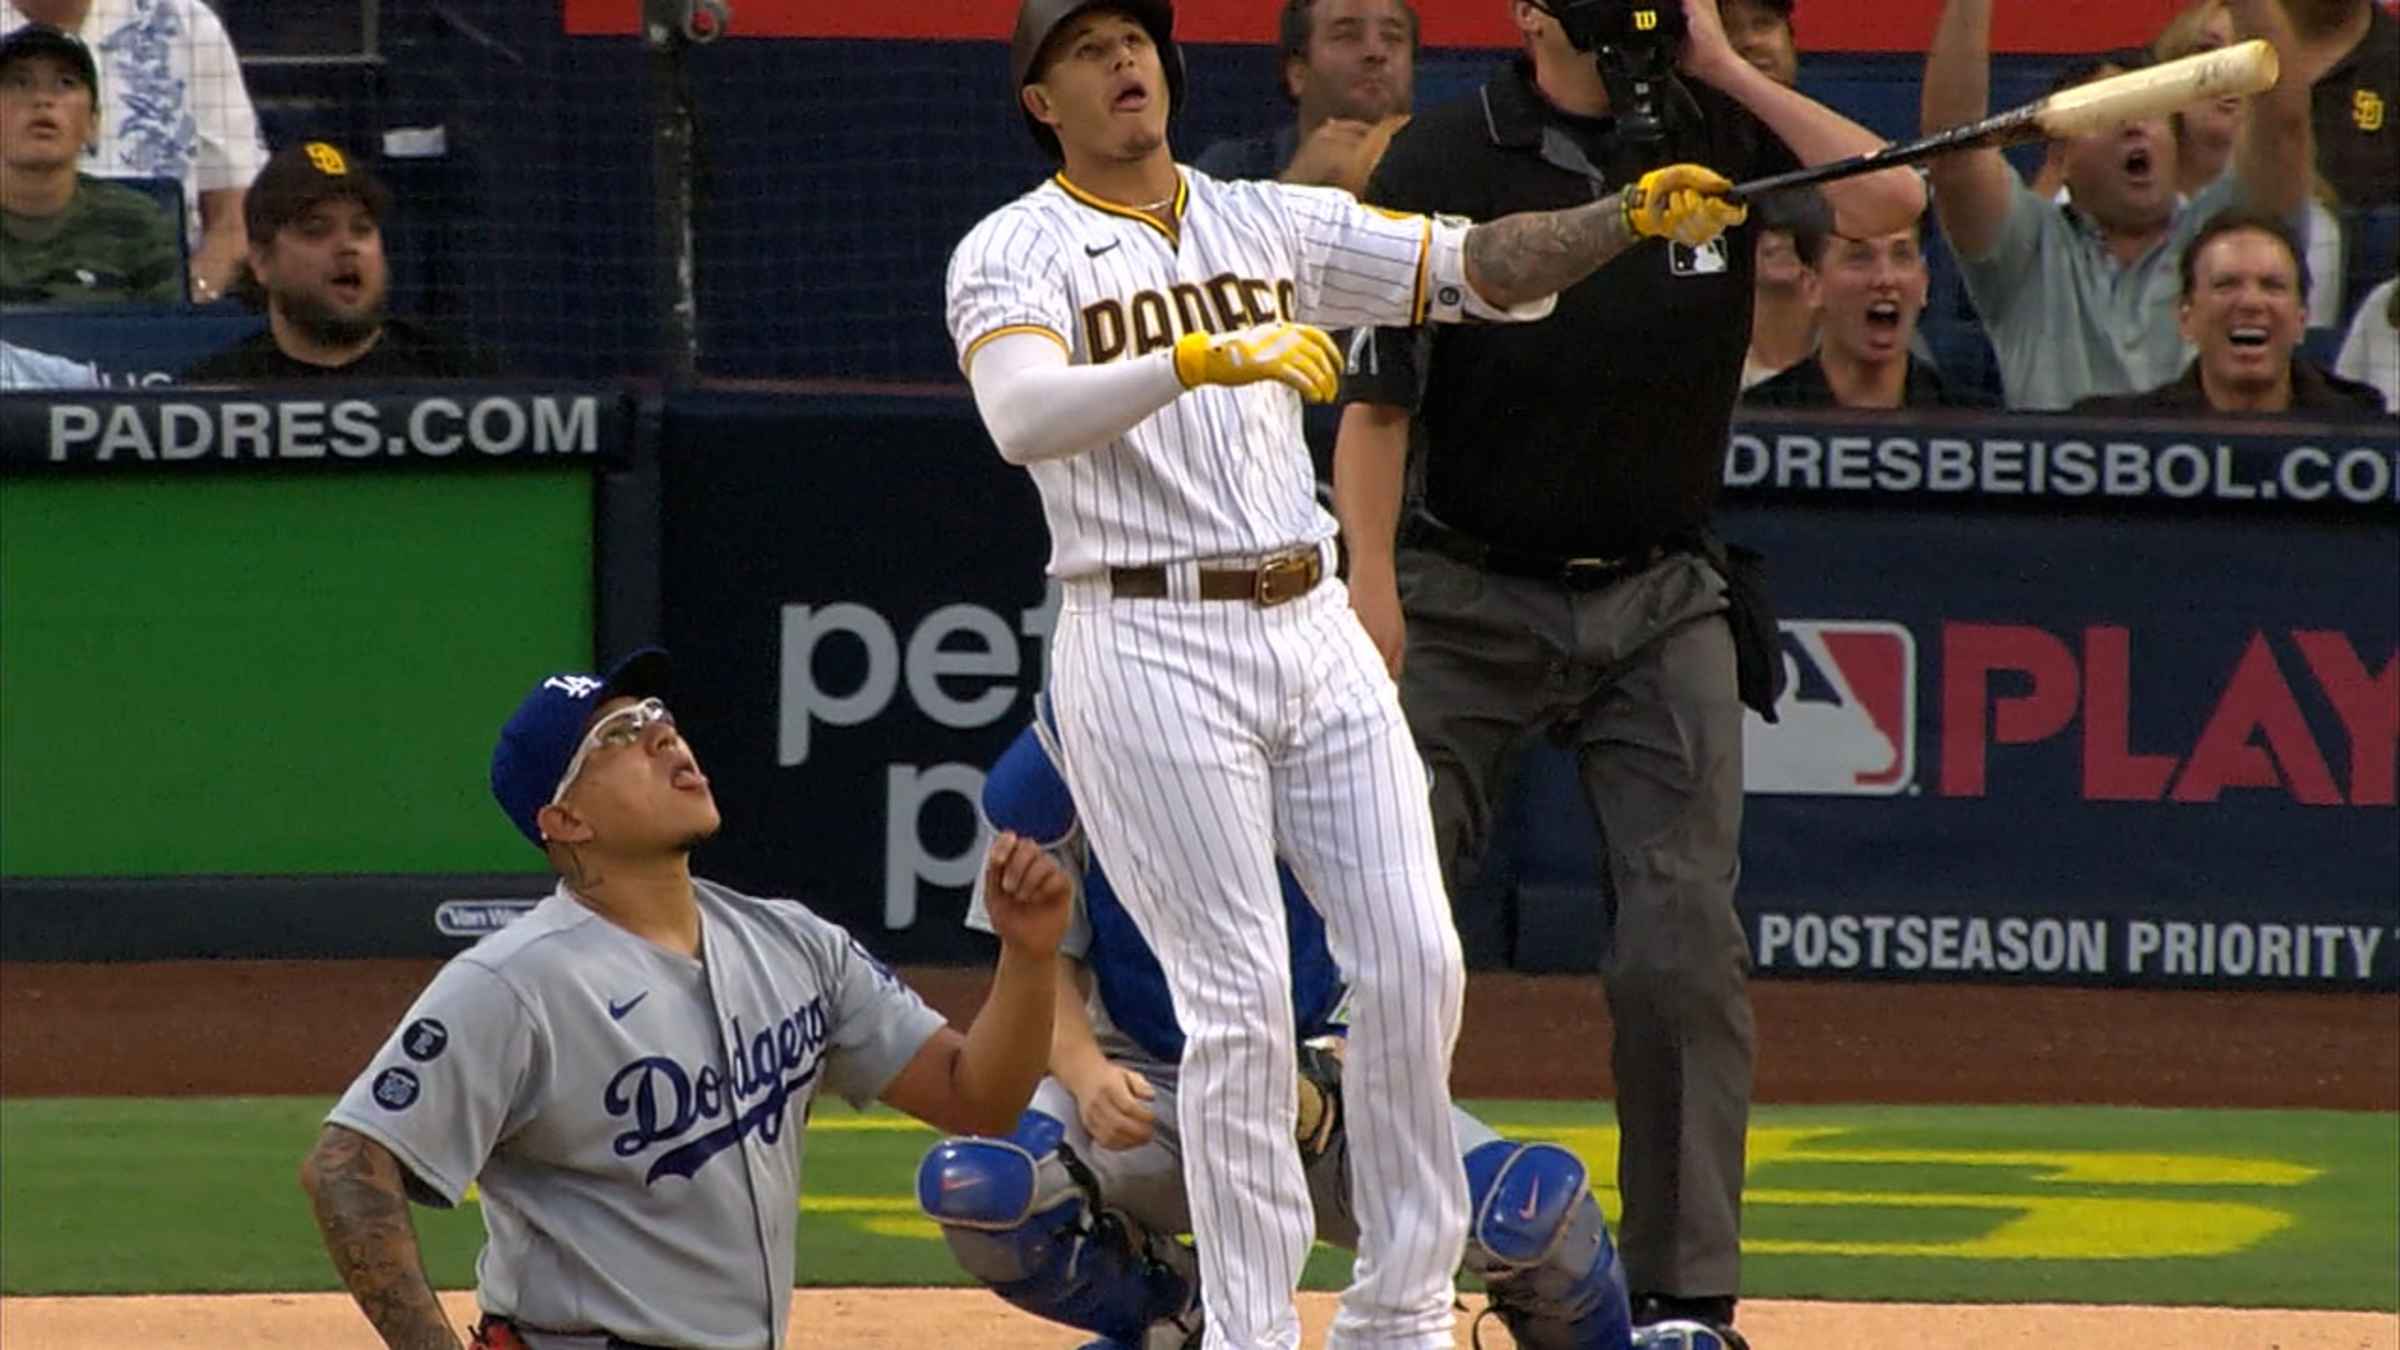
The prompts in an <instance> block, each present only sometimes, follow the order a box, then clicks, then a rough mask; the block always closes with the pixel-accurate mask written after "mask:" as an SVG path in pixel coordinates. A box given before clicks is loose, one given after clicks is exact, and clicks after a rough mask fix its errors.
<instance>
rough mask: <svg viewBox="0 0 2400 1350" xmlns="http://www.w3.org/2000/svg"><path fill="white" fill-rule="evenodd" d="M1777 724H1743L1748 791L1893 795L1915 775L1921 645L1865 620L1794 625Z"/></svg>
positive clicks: (1786, 645) (1788, 631)
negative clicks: (1918, 671) (1918, 675)
mask: <svg viewBox="0 0 2400 1350" xmlns="http://www.w3.org/2000/svg"><path fill="white" fill-rule="evenodd" d="M1783 665H1784V673H1785V674H1786V675H1787V676H1788V677H1789V678H1788V679H1787V681H1786V684H1785V687H1784V691H1783V698H1782V700H1781V701H1780V702H1778V703H1777V704H1776V705H1775V715H1776V718H1777V720H1776V722H1775V723H1774V724H1773V725H1769V724H1768V723H1767V721H1766V719H1764V718H1762V717H1760V716H1759V715H1758V714H1757V713H1754V712H1753V713H1747V714H1745V715H1744V717H1743V724H1742V756H1743V760H1742V786H1743V787H1744V788H1745V789H1747V790H1748V791H1751V792H1784V793H1805V794H1820V795H1825V794H1833V795H1846V796H1848V795H1855V796H1871V797H1888V796H1892V795H1894V794H1897V793H1901V792H1905V791H1907V790H1908V789H1909V788H1910V787H1911V786H1913V785H1914V783H1915V780H1916V771H1917V644H1916V639H1914V638H1913V637H1911V636H1910V635H1909V631H1908V630H1907V629H1906V628H1903V627H1901V626H1900V625H1899V624H1896V623H1884V622H1880V621H1876V620H1868V619H1787V620H1785V621H1784V623H1783Z"/></svg>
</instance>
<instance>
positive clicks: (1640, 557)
mask: <svg viewBox="0 0 2400 1350" xmlns="http://www.w3.org/2000/svg"><path fill="white" fill-rule="evenodd" d="M1400 542H1401V543H1403V544H1407V545H1409V546H1410V547H1412V548H1422V549H1425V550H1427V551H1429V552H1433V553H1439V554H1441V555H1442V556H1443V557H1445V558H1449V559H1451V560H1452V561H1454V562H1462V563H1465V564H1466V565H1467V566H1469V567H1474V568H1480V569H1481V570H1483V571H1486V572H1497V573H1499V574H1500V575H1502V576H1510V577H1525V578H1528V579H1530V580H1534V581H1547V582H1550V583H1551V584H1553V585H1557V586H1564V587H1566V588H1567V589H1569V590H1576V591H1589V590H1598V589H1600V588H1601V587H1603V586H1613V585H1615V584H1617V583H1618V582H1620V581H1623V580H1624V579H1625V578H1627V577H1629V576H1632V575H1633V574H1634V573H1636V572H1640V571H1642V570H1644V569H1646V568H1648V567H1649V566H1650V565H1651V564H1653V563H1655V562H1657V561H1658V560H1659V559H1661V558H1664V557H1666V556H1667V555H1668V554H1670V553H1676V552H1681V551H1682V550H1681V549H1680V548H1679V547H1677V546H1676V545H1673V544H1666V543H1660V544H1652V545H1650V546H1649V547H1647V548H1642V549H1636V550H1634V551H1633V552H1631V553H1622V554H1617V555H1615V556H1610V557H1586V558H1558V557H1552V556H1550V555H1548V554H1542V553H1524V552H1520V551H1518V550H1516V549H1513V548H1507V547H1504V546H1502V545H1499V544H1493V543H1488V542H1486V541H1484V540H1481V539H1478V538H1476V537H1475V536H1474V535H1471V534H1468V533H1467V532H1466V531H1464V530H1455V529H1452V528H1451V527H1449V526H1448V525H1444V524H1443V523H1442V522H1440V521H1438V520H1436V519H1434V518H1433V516H1432V515H1430V514H1429V513H1427V512H1425V511H1424V510H1421V509H1420V510H1417V511H1412V512H1410V513H1409V517H1408V522H1407V524H1405V525H1403V526H1402V527H1401V530H1400Z"/></svg>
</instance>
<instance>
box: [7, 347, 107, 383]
mask: <svg viewBox="0 0 2400 1350" xmlns="http://www.w3.org/2000/svg"><path fill="white" fill-rule="evenodd" d="M99 383H100V372H99V370H98V369H96V368H95V367H94V366H93V365H92V363H91V362H89V361H75V360H70V359H68V358H67V357H64V356H52V355H51V354H50V353H48V352H37V351H35V350H34V349H33V348H31V347H20V346H18V345H17V344H15V343H13V342H11V341H9V340H8V339H6V338H0V393H5V392H7V391H8V390H11V389H91V388H95V387H97V386H98V385H99Z"/></svg>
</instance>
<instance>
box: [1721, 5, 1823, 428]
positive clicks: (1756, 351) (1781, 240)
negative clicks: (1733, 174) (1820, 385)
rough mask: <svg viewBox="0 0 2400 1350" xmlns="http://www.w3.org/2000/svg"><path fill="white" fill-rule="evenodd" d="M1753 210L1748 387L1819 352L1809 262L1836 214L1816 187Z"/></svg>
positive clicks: (1745, 364)
mask: <svg viewBox="0 0 2400 1350" xmlns="http://www.w3.org/2000/svg"><path fill="white" fill-rule="evenodd" d="M1735 50H1737V51H1738V50H1740V49H1739V48H1738V47H1737V48H1736V49H1735ZM1752 211H1753V216H1752V220H1751V223H1752V224H1753V225H1754V226H1755V227H1756V228H1757V231H1758V240H1757V242H1756V244H1755V245H1754V246H1753V247H1755V248H1756V250H1757V265H1756V268H1755V271H1754V276H1753V279H1752V281H1751V284H1750V285H1751V294H1752V299H1751V303H1750V350H1749V351H1748V352H1747V353H1746V354H1745V355H1744V356H1743V357H1742V388H1744V389H1748V388H1750V387H1751V386H1752V385H1755V384H1757V383H1758V382H1759V381H1761V380H1764V379H1766V378H1768V377H1769V376H1771V375H1774V374H1776V373H1777V372H1778V371H1782V370H1787V369H1789V368H1791V367H1792V366H1794V365H1797V364H1798V363H1799V362H1800V361H1801V360H1802V359H1803V358H1805V357H1806V356H1807V355H1808V354H1809V353H1810V352H1813V351H1815V350H1816V349H1817V307H1818V305H1819V304H1820V303H1821V302H1820V299H1819V295H1818V291H1817V272H1816V269H1815V268H1814V267H1811V266H1810V265H1809V262H1808V260H1809V259H1811V258H1814V257H1816V256H1817V249H1818V247H1819V246H1820V245H1822V244H1823V243H1824V241H1825V236H1826V235H1827V234H1829V233H1831V232H1832V230H1833V213H1832V212H1831V211H1830V210H1828V209H1827V207H1826V205H1825V197H1824V194H1823V193H1820V192H1818V191H1817V190H1816V189H1814V188H1807V189H1803V190H1801V191H1797V192H1777V193H1771V194H1769V195H1768V196H1767V197H1766V198H1765V199H1764V200H1763V201H1761V202H1759V203H1758V205H1757V206H1755V207H1753V208H1752Z"/></svg>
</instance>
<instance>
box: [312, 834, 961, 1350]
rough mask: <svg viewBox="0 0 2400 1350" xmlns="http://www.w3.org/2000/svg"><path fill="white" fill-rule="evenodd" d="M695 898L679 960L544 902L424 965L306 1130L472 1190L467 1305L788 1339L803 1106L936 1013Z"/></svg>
mask: <svg viewBox="0 0 2400 1350" xmlns="http://www.w3.org/2000/svg"><path fill="white" fill-rule="evenodd" d="M693 891H694V894H695V898H696V899H697V901H698V903H699V907H700V931H701V950H702V959H700V960H693V959H690V958H687V957H684V956H681V955H678V954H676V953H673V952H669V951H666V950H664V949H662V948H660V947H657V946H655V945H653V944H651V943H649V942H647V941H644V940H643V939H641V938H639V937H636V936H634V935H633V934H631V933H629V932H627V931H625V930H624V929H622V928H619V927H617V926H616V925H615V924H612V923H610V922H608V921H607V920H606V919H603V918H601V917H600V916H599V915H597V914H594V913H593V912H592V911H591V910H589V909H587V908H585V907H584V906H583V905H582V904H581V903H579V902H578V901H576V900H575V899H573V898H572V897H570V896H569V895H567V894H566V892H565V890H564V888H563V887H562V888H560V889H559V890H556V891H554V892H552V894H551V895H550V897H549V898H548V899H546V900H544V901H543V902H542V903H541V904H540V905H538V906H536V907H535V908H534V909H533V911H532V912H530V913H528V914H526V915H525V916H524V917H523V918H521V919H519V920H517V921H516V922H515V923H513V924H510V925H509V926H508V927H507V928H504V929H502V930H501V931H500V932H498V933H495V934H493V935H491V936H490V937H487V938H485V939H483V940H482V941H481V942H478V943H476V944H475V946H473V947H471V948H469V949H468V950H467V951H465V952H463V953H461V954H460V955H459V956H458V957H456V958H455V959H453V960H452V961H451V962H450V963H449V964H448V965H446V966H444V967H443V968H442V970H441V973H440V974H438V975H436V976H435V977H434V980H433V983H432V984H431V985H429V986H428V987H427V988H426V990H425V992H424V993H423V994H422V995H420V996H419V997H418V999H417V1002H416V1004H415V1006H414V1007H412V1008H411V1009H410V1010H409V1013H408V1016H407V1018H406V1019H405V1020H404V1021H403V1022H402V1024H401V1027H400V1029H399V1031H398V1032H396V1033H395V1034H394V1035H393V1037H392V1038H391V1040H390V1041H388V1042H387V1043H386V1044H385V1045H384V1047H383V1048H382V1050H380V1051H379V1052H378V1053H377V1054H376V1056H375V1059H374V1061H373V1062H372V1063H371V1064H370V1065H369V1066H368V1068H367V1070H366V1072H365V1073H363V1074H361V1075H359V1077H358V1080H357V1081H356V1082H354V1083H353V1084H351V1086H350V1090H349V1091H348V1092H347V1093H346V1094H345V1095H344V1096H343V1097H342V1100H341V1101H340V1103H339V1104H337V1105H336V1106H335V1107H334V1109H333V1112H332V1114H331V1115H329V1116H328V1117H327V1119H328V1120H329V1121H330V1122H332V1123H334V1124H338V1125H342V1126H344V1127H347V1128H349V1129H352V1130H356V1131H358V1132H359V1133H360V1134H363V1135H366V1136H367V1137H369V1138H371V1139H373V1140H375V1141H376V1142H378V1143H380V1144H382V1145H384V1146H385V1147H386V1148H389V1149H390V1150H392V1152H393V1153H394V1154H395V1155H396V1156H397V1157H398V1158H399V1159H400V1162H401V1164H402V1166H403V1167H404V1168H405V1169H406V1170H407V1172H408V1173H409V1187H410V1190H411V1192H412V1194H413V1195H415V1197H416V1198H418V1199H420V1200H424V1201H427V1202H429V1203H435V1204H440V1205H443V1206H445V1207H447V1206H449V1205H455V1204H456V1203H458V1201H459V1199H460V1198H461V1197H462V1196H463V1195H464V1194H465V1192H466V1189H467V1184H468V1183H469V1182H470V1181H473V1182H476V1183H478V1184H479V1186H480V1188H481V1201H482V1207H483V1217H484V1226H485V1230H486V1233H487V1240H486V1242H485V1243H484V1247H483V1252H482V1254H481V1256H480V1257H479V1258H478V1259H477V1262H476V1283H477V1286H478V1301H479V1302H480V1303H481V1305H482V1307H483V1308H484V1310H485V1311H486V1312H492V1313H499V1314H504V1315H507V1316H511V1317H514V1318H517V1319H518V1320H520V1321H523V1322H525V1323H526V1324H528V1325H530V1326H534V1327H547V1328H551V1329H554V1330H560V1331H577V1330H602V1331H607V1332H611V1333H613V1334H615V1335H618V1336H621V1337H625V1338H627V1339H631V1340H636V1341H643V1342H652V1343H657V1344H664V1345H675V1346H688V1347H691V1348H692V1350H761V1348H762V1347H781V1346H783V1345H784V1344H785V1343H786V1342H785V1336H784V1328H785V1324H786V1322H787V1320H788V1318H789V1314H790V1304H791V1292H792V1265H793V1253H792V1231H793V1225H794V1223H795V1222H796V1220H797V1219H798V1204H797V1200H798V1195H799V1186H800V1172H801V1152H802V1136H803V1134H804V1131H805V1127H806V1124H807V1121H808V1116H809V1111H810V1108H811V1107H812V1105H813V1104H814V1102H815V1100H816V1098H817V1096H818V1094H819V1093H820V1092H821V1091H831V1092H834V1093H837V1094H839V1095H840V1096H842V1097H844V1098H846V1099H848V1100H849V1101H850V1102H851V1103H852V1104H853V1105H855V1106H864V1105H866V1104H867V1103H868V1102H870V1101H872V1100H873V1099H874V1098H875V1097H876V1096H877V1095H878V1094H880V1093H881V1092H882V1091H883V1090H884V1088H885V1086H886V1085H888V1084H889V1083H890V1081H891V1079H892V1077H893V1075H895V1074H897V1073H898V1072H899V1071H900V1069H901V1068H902V1067H904V1066H905V1065H906V1064H907V1063H908V1061H909V1060H910V1058H911V1057H913V1056H914V1055H915V1054H916V1052H917V1050H918V1049H919V1048H920V1047H921V1046H922V1045H923V1044H924V1043H925V1041H926V1039H927V1038H928V1037H930V1036H932V1035H933V1033H934V1031H935V1030H936V1029H937V1028H939V1027H940V1026H941V1025H942V1018H941V1015H940V1014H938V1013H936V1012H934V1011H933V1010H932V1009H930V1008H928V1007H926V1006H925V1004H924V1003H923V1002H922V1001H921V1000H919V999H918V998H917V996H916V994H915V993H913V992H912V991H911V990H909V988H908V987H907V986H906V985H904V984H902V983H901V982H900V980H899V979H898V977H896V976H894V975H893V974H892V972H891V971H890V970H889V969H887V968H885V967H884V966H883V965H882V964H881V963H879V962H877V961H876V960H875V959H874V958H873V957H871V956H869V955H868V954H867V953H866V952H865V951H864V950H863V949H862V948H861V947H860V946H859V945H858V943H857V942H856V941H855V940H853V939H852V938H851V937H850V935H849V934H847V933H846V932H844V931H843V930H842V929H840V928H838V927H836V926H835V925H833V924H830V923H827V922H826V921H825V920H823V919H820V918H818V917H817V916H816V915H814V914H812V913H810V912H809V911H808V910H807V909H805V908H804V907H802V906H801V905H799V904H797V903H795V902H792V901H788V900H760V899H754V898H752V897H749V896H746V895H742V894H740V893H738V892H735V891H732V890H728V889H726V888H724V887H722V886H718V885H715V884H714V883H711V882H707V881H697V880H696V881H695V882H694V883H693Z"/></svg>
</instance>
